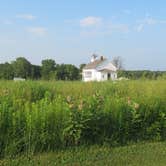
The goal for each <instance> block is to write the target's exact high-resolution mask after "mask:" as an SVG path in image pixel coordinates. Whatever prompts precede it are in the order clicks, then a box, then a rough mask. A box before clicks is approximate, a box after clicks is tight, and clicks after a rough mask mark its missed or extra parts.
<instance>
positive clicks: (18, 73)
mask: <svg viewBox="0 0 166 166" xmlns="http://www.w3.org/2000/svg"><path fill="white" fill-rule="evenodd" d="M12 67H13V70H14V77H22V78H29V77H30V76H31V63H30V62H29V61H28V60H27V59H25V58H24V57H19V58H17V59H16V61H13V62H12Z"/></svg>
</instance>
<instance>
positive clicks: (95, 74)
mask: <svg viewBox="0 0 166 166" xmlns="http://www.w3.org/2000/svg"><path fill="white" fill-rule="evenodd" d="M86 72H91V77H86ZM110 79H111V80H116V79H117V73H116V72H110ZM82 80H83V81H85V82H88V81H106V80H108V72H104V71H103V72H99V71H97V70H95V69H88V70H87V69H86V70H83V73H82Z"/></svg>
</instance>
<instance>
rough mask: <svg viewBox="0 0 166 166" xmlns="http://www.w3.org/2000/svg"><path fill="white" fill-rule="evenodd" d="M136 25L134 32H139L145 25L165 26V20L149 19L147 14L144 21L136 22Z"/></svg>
mask: <svg viewBox="0 0 166 166" xmlns="http://www.w3.org/2000/svg"><path fill="white" fill-rule="evenodd" d="M137 24H138V25H137V26H136V31H137V32H141V31H143V29H144V28H145V27H146V26H147V25H149V26H152V25H157V24H166V20H157V19H154V18H152V17H150V15H149V14H146V16H145V18H144V19H142V20H139V21H137Z"/></svg>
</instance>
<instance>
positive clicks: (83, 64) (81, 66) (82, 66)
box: [79, 63, 86, 71]
mask: <svg viewBox="0 0 166 166" xmlns="http://www.w3.org/2000/svg"><path fill="white" fill-rule="evenodd" d="M85 66H86V64H85V63H82V64H80V66H79V68H80V71H82V69H83V68H84V67H85Z"/></svg>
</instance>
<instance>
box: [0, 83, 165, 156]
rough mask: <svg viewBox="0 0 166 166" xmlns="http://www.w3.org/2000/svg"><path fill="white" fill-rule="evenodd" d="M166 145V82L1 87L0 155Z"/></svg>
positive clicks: (3, 84) (45, 84) (42, 84)
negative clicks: (82, 147)
mask: <svg viewBox="0 0 166 166" xmlns="http://www.w3.org/2000/svg"><path fill="white" fill-rule="evenodd" d="M142 140H157V141H160V140H166V81H122V82H103V83H97V82H93V83H81V82H40V81H39V82H37V81H36V82H32V81H26V82H12V81H11V82H10V81H1V82H0V156H1V157H4V156H15V155H16V154H21V153H27V154H33V153H37V152H44V151H54V150H56V149H64V148H66V147H71V146H79V145H87V144H110V145H112V146H114V145H124V144H127V143H129V142H138V141H142Z"/></svg>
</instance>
